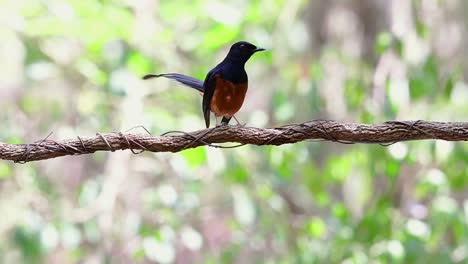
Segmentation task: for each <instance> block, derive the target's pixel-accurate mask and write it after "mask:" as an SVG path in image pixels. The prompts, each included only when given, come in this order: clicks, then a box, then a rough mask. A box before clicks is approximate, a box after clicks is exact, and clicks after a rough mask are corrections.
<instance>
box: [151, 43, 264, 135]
mask: <svg viewBox="0 0 468 264" xmlns="http://www.w3.org/2000/svg"><path fill="white" fill-rule="evenodd" d="M264 50H265V49H264V48H259V47H257V46H255V45H254V44H252V43H249V42H247V41H238V42H236V43H234V44H233V45H232V46H231V48H230V49H229V52H228V54H227V55H226V57H225V58H224V59H223V60H222V61H221V62H220V63H219V64H218V65H216V67H214V68H213V69H212V70H210V71H209V72H208V74H207V75H206V77H205V80H204V81H203V82H202V81H200V80H198V79H196V78H193V77H190V76H186V75H183V74H179V73H162V74H147V75H145V76H143V79H144V80H148V79H151V78H159V77H165V78H169V79H172V80H175V81H177V82H179V83H181V84H183V85H185V86H187V87H190V88H193V89H195V90H197V91H199V92H201V93H203V99H202V112H203V117H204V119H205V125H206V128H209V127H210V113H211V112H212V113H214V116H215V120H216V126H219V125H227V124H228V123H229V121H230V120H231V118H234V119H235V120H236V122H237V124H239V125H240V122H239V120H237V118H236V117H235V116H234V114H236V113H237V112H238V111H239V110H240V108H241V107H242V104H243V103H244V99H245V95H246V93H247V89H248V76H247V72H246V71H245V63H246V62H247V61H248V60H249V59H250V57H251V56H252V55H253V54H255V53H256V52H259V51H264ZM218 117H222V120H221V124H218Z"/></svg>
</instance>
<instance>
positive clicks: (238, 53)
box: [226, 41, 265, 63]
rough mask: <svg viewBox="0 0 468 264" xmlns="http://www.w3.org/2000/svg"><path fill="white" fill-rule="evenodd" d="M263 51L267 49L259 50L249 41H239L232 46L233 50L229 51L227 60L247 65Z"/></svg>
mask: <svg viewBox="0 0 468 264" xmlns="http://www.w3.org/2000/svg"><path fill="white" fill-rule="evenodd" d="M263 50H265V49H263V48H258V47H257V46H255V45H254V44H252V43H249V42H247V41H239V42H236V43H234V44H233V45H232V46H231V49H230V50H229V53H228V55H227V56H226V58H228V59H231V60H236V61H240V62H242V63H245V62H246V61H247V60H248V59H249V58H250V56H252V55H253V54H254V53H255V52H258V51H263Z"/></svg>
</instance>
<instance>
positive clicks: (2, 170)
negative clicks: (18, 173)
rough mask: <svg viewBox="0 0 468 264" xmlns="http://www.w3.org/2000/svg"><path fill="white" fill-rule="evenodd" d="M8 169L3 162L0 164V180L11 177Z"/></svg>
mask: <svg viewBox="0 0 468 264" xmlns="http://www.w3.org/2000/svg"><path fill="white" fill-rule="evenodd" d="M10 173H11V170H10V167H9V166H8V165H7V164H5V162H0V180H2V179H6V178H9V177H10V176H11V174H10Z"/></svg>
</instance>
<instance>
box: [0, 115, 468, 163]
mask: <svg viewBox="0 0 468 264" xmlns="http://www.w3.org/2000/svg"><path fill="white" fill-rule="evenodd" d="M49 137H50V135H49V136H47V137H46V138H45V139H43V140H40V141H38V142H35V143H31V144H7V143H1V142H0V159H2V160H11V161H14V162H17V163H26V162H30V161H35V160H44V159H51V158H56V157H61V156H67V155H83V154H90V153H94V152H96V151H117V150H125V149H129V150H131V151H132V152H133V153H134V154H139V153H141V152H144V151H151V152H178V151H181V150H184V149H188V148H195V147H199V146H203V145H206V146H210V147H222V148H232V147H239V146H242V145H246V144H251V145H258V146H263V145H276V146H277V145H282V144H292V143H297V142H301V141H306V140H322V141H332V142H338V143H343V144H354V143H374V144H381V145H384V146H386V145H389V144H393V143H395V142H399V141H408V140H425V139H432V140H447V141H468V122H430V121H421V120H419V121H389V122H385V123H383V124H375V125H368V124H357V123H339V122H336V121H331V120H314V121H310V122H306V123H302V124H291V125H286V126H282V127H276V128H255V127H247V126H236V125H233V126H221V127H215V128H209V129H205V130H199V131H194V132H190V133H188V132H183V131H171V132H168V133H165V134H163V135H160V136H152V135H150V134H132V133H123V132H115V133H106V134H103V133H97V134H96V136H94V137H80V136H78V137H76V139H68V140H59V141H55V140H51V139H49ZM227 142H237V143H239V145H235V146H222V145H218V144H220V143H227Z"/></svg>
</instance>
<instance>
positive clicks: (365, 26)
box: [0, 0, 468, 264]
mask: <svg viewBox="0 0 468 264" xmlns="http://www.w3.org/2000/svg"><path fill="white" fill-rule="evenodd" d="M467 12H468V1H463V0H413V1H410V0H389V1H384V0H348V1H344V0H330V1H320V0H310V1H305V0H288V1H285V0H274V1H272V0H264V1H247V0H235V1H211V0H195V1H193V0H174V1H172V0H171V1H169V0H160V1H153V0H126V1H125V0H120V1H97V0H96V1H91V0H69V1H59V0H53V1H46V0H42V1H41V0H35V1H33V0H29V1H21V0H3V1H2V2H1V3H0V106H1V108H0V109H1V111H0V124H1V126H0V141H2V142H7V143H31V142H34V141H37V140H41V139H43V138H44V137H46V136H47V135H48V134H49V133H50V132H52V131H53V132H54V134H53V135H52V137H51V138H52V139H65V138H76V136H93V135H95V133H96V132H111V131H126V130H128V129H130V128H132V127H135V126H144V127H146V128H147V129H148V130H150V131H151V133H153V134H154V135H157V134H161V133H163V132H166V131H169V130H185V131H193V130H198V129H203V128H204V122H203V119H202V112H201V96H200V95H199V94H198V93H197V92H196V91H194V90H190V89H188V88H185V87H182V86H180V85H177V84H175V83H174V82H171V81H168V80H164V79H152V80H148V81H143V80H141V76H143V75H144V74H147V73H162V72H179V73H184V74H187V75H191V76H195V77H197V78H199V79H203V78H204V77H205V74H206V73H207V72H208V71H209V70H210V69H211V68H212V67H213V66H215V65H216V64H217V63H218V62H220V61H221V60H222V58H223V57H224V56H225V54H226V52H227V51H228V49H229V47H230V45H231V44H232V43H234V42H235V41H238V40H248V41H250V42H252V43H254V44H256V45H258V46H260V47H263V48H266V49H268V51H266V52H262V53H257V54H255V55H254V56H253V57H252V59H251V60H250V61H249V62H248V63H247V65H246V68H247V71H248V73H249V80H250V87H249V91H248V94H247V98H246V101H245V104H244V106H243V108H242V109H241V111H240V112H239V113H238V114H237V118H238V119H239V120H241V121H242V122H245V123H247V125H248V126H257V127H271V126H280V125H285V124H288V123H296V122H304V121H308V120H313V119H333V120H338V121H343V122H364V123H379V122H384V121H387V120H395V119H397V120H417V119H424V120H437V121H467V116H468V86H467V83H466V82H465V79H466V76H467V75H468V71H467V70H466V69H467V66H468V65H467V64H468V56H467V53H468V49H467V48H466V47H467V36H468V32H467V30H466V28H467V24H468V18H467V16H466V13H467ZM232 123H235V122H232ZM132 132H134V133H143V132H144V131H143V130H142V129H140V130H139V129H135V130H132ZM467 162H468V144H466V143H450V142H443V141H437V142H436V141H420V142H409V143H397V144H395V145H392V146H390V147H382V146H378V145H340V144H338V143H330V142H322V143H317V142H302V143H298V144H295V145H285V146H281V147H267V146H263V147H254V146H244V147H241V148H237V149H226V150H221V149H214V148H208V147H200V148H196V149H192V150H187V151H183V152H180V153H170V154H169V153H144V154H140V155H133V154H131V152H130V151H118V152H114V153H111V152H101V153H96V154H93V155H86V156H75V157H65V158H57V159H53V160H47V161H41V162H32V163H28V164H26V165H19V164H13V163H11V162H4V161H2V162H0V214H1V218H0V238H1V239H0V263H85V264H94V263H132V262H135V263H345V264H349V263H467V262H468V200H467V199H468V166H467V165H466V164H467Z"/></svg>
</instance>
